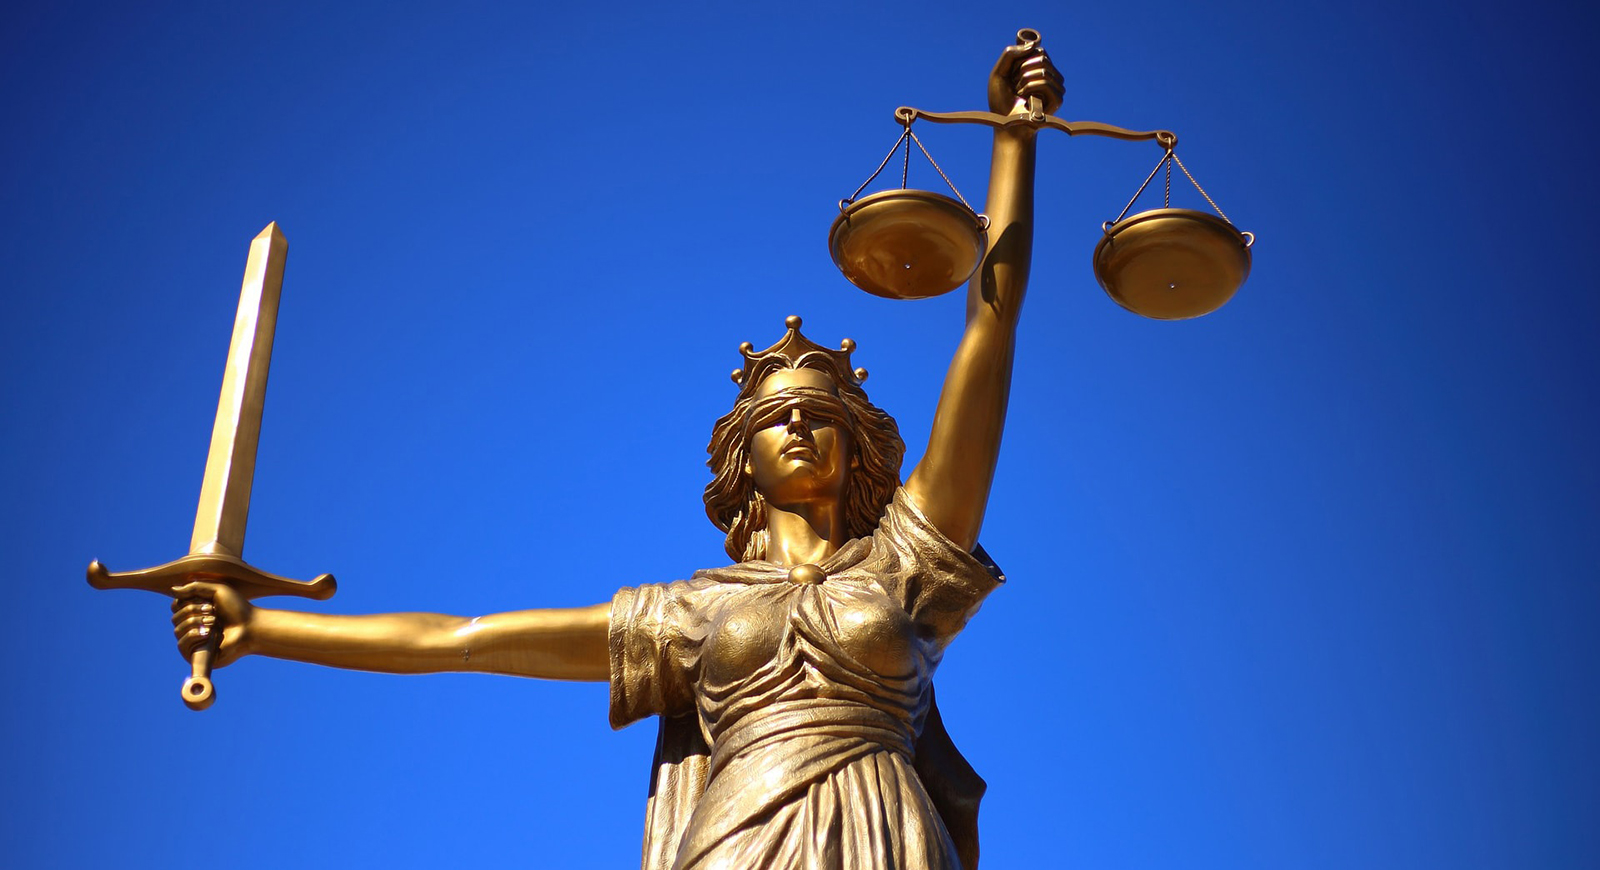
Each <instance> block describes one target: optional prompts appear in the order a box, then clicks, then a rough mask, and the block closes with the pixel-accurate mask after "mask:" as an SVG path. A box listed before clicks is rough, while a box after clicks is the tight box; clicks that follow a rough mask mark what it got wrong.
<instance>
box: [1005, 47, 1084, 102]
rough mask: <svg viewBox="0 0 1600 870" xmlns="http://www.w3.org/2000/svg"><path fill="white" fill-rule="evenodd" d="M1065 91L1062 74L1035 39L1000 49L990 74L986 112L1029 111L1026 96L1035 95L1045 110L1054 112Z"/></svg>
mask: <svg viewBox="0 0 1600 870" xmlns="http://www.w3.org/2000/svg"><path fill="white" fill-rule="evenodd" d="M1065 93H1066V88H1065V86H1064V85H1063V84H1062V81H1061V73H1060V72H1059V71H1057V70H1056V67H1055V64H1053V63H1051V62H1050V55H1048V54H1046V53H1045V50H1044V49H1043V48H1040V47H1039V44H1038V42H1036V41H1034V42H1029V43H1027V44H1024V45H1013V46H1010V47H1009V48H1007V49H1006V50H1005V51H1003V52H1001V53H1000V60H999V61H997V62H996V63H995V65H994V72H991V73H990V74H989V111H991V112H996V113H998V114H1001V115H1012V114H1017V113H1019V112H1026V111H1028V98H1029V97H1038V98H1039V99H1040V102H1041V103H1042V105H1041V108H1042V109H1043V110H1044V112H1045V113H1046V114H1055V111H1056V110H1057V109H1059V108H1061V99H1062V96H1063V95H1064V94H1065Z"/></svg>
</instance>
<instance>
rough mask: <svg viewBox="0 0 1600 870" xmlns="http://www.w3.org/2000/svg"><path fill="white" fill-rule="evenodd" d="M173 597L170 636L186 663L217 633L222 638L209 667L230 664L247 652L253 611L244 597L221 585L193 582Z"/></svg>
mask: <svg viewBox="0 0 1600 870" xmlns="http://www.w3.org/2000/svg"><path fill="white" fill-rule="evenodd" d="M173 596H174V598H173V602H172V627H173V634H175V635H176V636H177V638H178V652H180V653H182V654H183V657H184V658H185V659H188V658H189V657H190V656H191V655H192V654H193V653H194V651H195V650H196V649H199V648H200V647H201V645H203V644H205V643H206V642H207V641H209V640H210V639H211V638H212V637H213V635H214V633H216V632H221V637H220V639H219V642H218V644H217V651H216V653H215V654H213V655H212V657H211V666H212V667H214V668H220V667H224V666H226V665H229V664H232V663H233V662H234V661H236V660H238V659H239V658H240V657H241V656H243V655H245V654H246V653H248V652H249V649H248V646H249V644H248V640H249V636H250V624H251V621H252V619H253V618H254V616H255V607H254V605H252V604H251V603H250V602H249V601H248V600H246V599H245V597H244V596H243V595H240V594H239V593H238V592H235V591H234V590H233V589H232V588H230V587H228V586H224V585H222V584H220V583H205V582H202V581H195V582H193V583H188V584H185V585H183V586H179V587H178V588H177V589H174V590H173Z"/></svg>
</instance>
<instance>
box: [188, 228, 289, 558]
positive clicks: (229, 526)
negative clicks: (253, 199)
mask: <svg viewBox="0 0 1600 870" xmlns="http://www.w3.org/2000/svg"><path fill="white" fill-rule="evenodd" d="M288 256H289V242H288V240H287V239H285V238H284V237H283V232H282V231H281V230H279V229H278V224H277V223H276V222H274V223H270V224H268V225H267V228H266V229H264V230H262V231H261V234H260V235H258V236H256V237H255V239H254V240H252V241H251V242H250V256H249V258H248V259H247V260H246V262H245V267H244V283H243V285H242V286H241V287H240V289H239V311H238V314H236V315H235V316H234V320H233V340H232V341H231V342H229V344H228V364H227V367H226V368H225V369H224V370H223V373H222V393H221V395H220V396H218V398H217V418H216V422H214V423H213V424H212V426H211V451H210V453H208V454H207V456H206V473H205V478H204V480H203V481H202V482H201V484H200V507H199V508H198V509H197V510H196V511H195V515H194V536H193V537H192V538H191V539H190V540H189V552H191V553H216V554H221V555H226V556H238V555H241V554H242V553H243V552H244V527H245V521H246V520H248V519H249V517H250V484H251V481H253V480H254V479H255V471H256V446H257V445H258V444H259V443H260V441H261V410H262V406H263V405H264V404H265V402H266V399H267V371H268V369H269V367H270V366H271V364H272V335H273V331H274V330H275V329H276V328H277V323H278V299H279V297H280V295H281V294H282V292H283V265H284V261H285V260H286V259H288Z"/></svg>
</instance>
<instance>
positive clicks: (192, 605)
mask: <svg viewBox="0 0 1600 870" xmlns="http://www.w3.org/2000/svg"><path fill="white" fill-rule="evenodd" d="M175 603H176V604H179V605H181V606H177V607H174V608H172V624H173V625H177V624H178V623H180V622H182V621H184V620H185V619H188V618H189V617H191V616H209V615H214V614H215V613H216V612H217V608H216V606H215V605H213V604H211V603H210V602H207V601H196V600H195V599H193V598H190V599H188V600H187V601H179V602H175Z"/></svg>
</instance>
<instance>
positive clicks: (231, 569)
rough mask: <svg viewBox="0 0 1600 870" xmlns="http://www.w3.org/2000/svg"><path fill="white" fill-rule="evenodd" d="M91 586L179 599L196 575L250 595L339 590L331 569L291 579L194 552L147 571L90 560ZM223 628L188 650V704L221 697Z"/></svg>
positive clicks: (195, 706) (323, 595) (323, 594)
mask: <svg viewBox="0 0 1600 870" xmlns="http://www.w3.org/2000/svg"><path fill="white" fill-rule="evenodd" d="M88 577H89V585H90V586H93V587H94V588H96V589H143V590H145V591H146V592H155V593H158V594H160V595H165V596H167V597H169V598H175V597H177V595H176V590H177V588H178V587H180V586H183V585H184V584H186V583H189V582H191V581H194V580H204V581H206V582H208V583H218V584H221V585H224V586H227V587H229V588H231V589H233V591H235V592H237V593H239V595H241V596H243V597H244V598H246V599H255V598H264V597H266V596H268V595H294V596H298V597H300V598H313V599H316V600H318V601H323V600H326V599H328V598H331V597H332V596H333V593H334V592H336V591H337V590H338V586H337V583H336V582H335V581H334V579H333V575H332V574H319V575H317V577H315V578H314V579H312V580H310V581H305V580H291V579H289V578H287V577H279V576H278V575H276V574H268V573H267V572H265V571H261V570H258V569H257V568H255V567H253V566H251V565H250V564H248V563H246V562H245V561H244V560H243V559H237V558H234V557H233V556H224V555H220V554H215V553H191V554H189V555H187V556H184V557H183V558H182V559H179V560H177V561H175V562H168V563H167V564H165V565H157V566H156V567H154V568H146V569H144V570H142V571H122V572H117V573H113V572H111V571H107V570H106V566H104V565H102V564H100V562H99V561H94V562H90V563H89V572H88ZM220 637H221V632H220V631H213V632H212V633H211V635H210V637H208V638H207V639H206V642H205V643H203V644H201V645H200V646H199V647H198V648H196V649H195V650H194V652H192V653H190V655H189V671H190V673H189V677H188V679H185V680H184V681H183V691H182V697H183V703H184V704H186V705H187V706H188V707H189V709H191V710H204V709H205V708H207V707H209V706H211V702H212V701H215V700H216V698H217V692H216V687H215V686H214V685H212V683H211V660H212V658H213V657H215V655H216V652H217V642H218V640H219V638H220Z"/></svg>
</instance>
